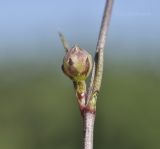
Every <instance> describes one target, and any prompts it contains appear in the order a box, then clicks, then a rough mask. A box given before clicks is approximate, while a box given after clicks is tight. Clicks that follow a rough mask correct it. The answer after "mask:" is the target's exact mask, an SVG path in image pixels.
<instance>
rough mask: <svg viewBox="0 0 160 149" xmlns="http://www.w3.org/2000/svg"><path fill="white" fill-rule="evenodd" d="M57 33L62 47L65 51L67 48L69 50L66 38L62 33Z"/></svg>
mask: <svg viewBox="0 0 160 149" xmlns="http://www.w3.org/2000/svg"><path fill="white" fill-rule="evenodd" d="M58 34H59V37H60V39H61V42H62V44H63V47H64V49H65V50H66V52H68V50H69V45H68V42H67V41H66V39H65V37H64V35H63V34H62V33H60V32H59V33H58Z"/></svg>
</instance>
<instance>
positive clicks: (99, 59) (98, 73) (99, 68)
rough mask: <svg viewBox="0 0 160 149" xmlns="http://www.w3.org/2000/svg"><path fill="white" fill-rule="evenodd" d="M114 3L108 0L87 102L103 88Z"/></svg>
mask: <svg viewBox="0 0 160 149" xmlns="http://www.w3.org/2000/svg"><path fill="white" fill-rule="evenodd" d="M113 1H114V0H106V4H105V9H104V13H103V19H102V23H101V28H100V32H99V38H98V42H97V48H96V53H95V60H94V64H93V70H92V76H91V80H92V81H91V82H90V88H89V92H88V99H87V100H89V99H90V98H91V95H93V94H94V93H95V92H99V90H100V87H101V81H102V76H103V61H104V60H103V59H104V58H103V57H104V47H105V42H106V35H107V32H108V27H109V22H110V18H111V12H112V6H113Z"/></svg>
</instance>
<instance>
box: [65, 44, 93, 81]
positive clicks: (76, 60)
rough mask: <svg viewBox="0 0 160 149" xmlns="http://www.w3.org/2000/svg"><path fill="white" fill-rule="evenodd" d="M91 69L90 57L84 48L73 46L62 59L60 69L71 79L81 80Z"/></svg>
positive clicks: (84, 78)
mask: <svg viewBox="0 0 160 149" xmlns="http://www.w3.org/2000/svg"><path fill="white" fill-rule="evenodd" d="M91 69H92V57H91V55H90V54H89V53H88V52H87V51H86V50H84V49H81V48H80V47H78V46H76V45H75V46H73V47H72V48H71V49H70V50H68V51H67V53H66V55H65V56H64V59H63V64H62V70H63V72H64V73H65V74H66V75H67V76H68V77H69V78H70V79H72V80H73V81H76V82H78V81H83V80H86V78H87V77H88V76H89V74H90V71H91Z"/></svg>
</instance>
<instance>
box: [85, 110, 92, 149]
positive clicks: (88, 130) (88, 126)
mask: <svg viewBox="0 0 160 149" xmlns="http://www.w3.org/2000/svg"><path fill="white" fill-rule="evenodd" d="M83 120H84V145H83V148H84V149H93V131H94V122H95V114H94V113H90V112H86V113H84V117H83Z"/></svg>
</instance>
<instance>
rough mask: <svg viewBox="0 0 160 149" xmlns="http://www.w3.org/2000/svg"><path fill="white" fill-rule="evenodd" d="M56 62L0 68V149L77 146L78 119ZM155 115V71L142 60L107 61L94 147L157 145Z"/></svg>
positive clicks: (150, 148)
mask: <svg viewBox="0 0 160 149" xmlns="http://www.w3.org/2000/svg"><path fill="white" fill-rule="evenodd" d="M60 63H61V61H59V62H57V63H54V62H53V61H50V62H49V63H46V64H44V63H35V62H24V63H23V62H17V63H13V64H5V65H1V66H0V68H1V69H0V149H81V145H82V118H81V116H80V112H79V110H78V105H77V101H76V98H75V95H74V90H73V86H72V83H71V81H70V80H69V79H68V78H67V77H66V76H64V75H63V74H62V71H61V70H60V67H61V66H60V65H61V64H60ZM159 115H160V72H159V70H156V69H154V70H153V69H152V67H149V66H148V65H147V64H146V63H145V62H143V61H139V62H135V61H132V62H131V61H129V60H128V61H122V60H120V61H114V62H113V61H112V62H111V61H107V62H106V64H105V71H104V77H103V83H102V88H101V92H100V95H99V98H98V102H97V117H96V124H95V141H94V144H95V149H106V148H108V149H159V148H160V141H159V140H160V116H159Z"/></svg>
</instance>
